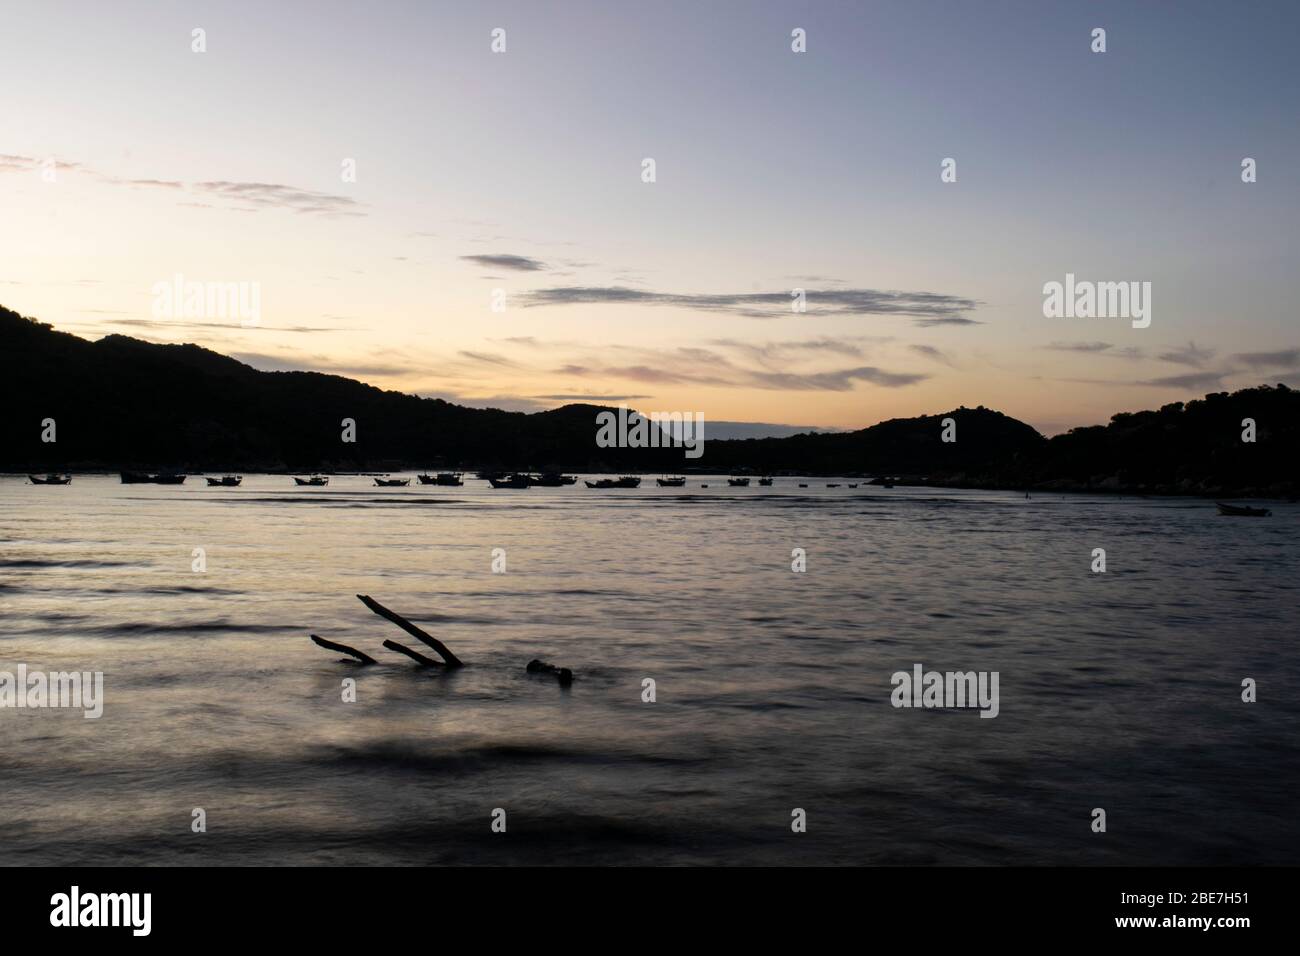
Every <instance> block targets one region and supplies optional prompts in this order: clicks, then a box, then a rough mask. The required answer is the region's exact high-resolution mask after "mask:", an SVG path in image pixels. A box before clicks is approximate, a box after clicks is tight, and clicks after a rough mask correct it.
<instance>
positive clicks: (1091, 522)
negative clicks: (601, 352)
mask: <svg viewBox="0 0 1300 956" xmlns="http://www.w3.org/2000/svg"><path fill="white" fill-rule="evenodd" d="M798 481H807V482H808V483H809V485H810V487H809V488H807V489H800V488H798V487H797V482H798ZM702 482H707V483H708V484H709V485H710V487H709V488H707V489H705V488H701V487H700V485H701V483H702ZM650 484H653V480H650ZM1271 507H1272V508H1273V509H1274V515H1273V517H1272V518H1267V519H1247V518H1220V517H1218V516H1217V515H1216V513H1215V509H1214V507H1213V504H1212V503H1211V502H1207V501H1202V500H1154V499H1153V500H1144V499H1133V498H1122V499H1121V498H1093V497H1085V496H1060V495H1051V496H1047V495H1034V496H1033V497H1032V498H1029V499H1025V497H1024V496H1023V495H1016V494H1009V493H987V492H963V491H939V490H921V489H903V488H898V489H892V490H885V489H881V488H870V487H867V486H865V485H864V486H862V487H860V488H857V489H849V488H847V487H841V488H838V489H828V488H826V487H825V480H824V479H822V480H815V479H784V478H783V479H778V480H777V483H776V485H775V486H774V487H772V488H759V487H753V488H749V489H732V488H729V487H727V485H726V481H725V478H722V477H714V478H692V479H691V480H690V482H689V487H687V488H685V489H658V488H653V487H643V488H641V489H640V490H636V491H624V490H617V491H595V490H589V489H587V488H585V487H582V486H577V487H566V488H554V489H548V488H534V489H530V490H528V491H507V490H501V491H493V490H492V489H490V488H489V487H488V486H487V485H486V483H484V482H481V481H476V480H474V479H470V478H467V479H466V486H465V487H463V488H436V487H418V486H417V487H411V488H405V489H389V488H376V487H373V486H371V480H370V479H369V478H360V477H336V478H334V479H333V480H332V481H331V484H330V486H329V487H328V488H296V487H293V485H292V482H291V480H290V479H289V478H287V477H284V476H257V475H254V476H249V477H247V478H246V479H245V481H244V485H243V487H240V488H236V489H222V488H208V487H205V486H204V484H203V482H202V480H201V479H199V478H194V477H191V478H190V479H189V480H188V481H187V482H186V484H185V485H183V486H179V487H160V486H148V485H144V486H140V485H122V484H120V483H119V482H118V480H117V478H116V477H115V476H114V477H112V478H108V477H79V478H76V479H75V480H74V482H73V484H72V485H70V486H67V487H37V486H32V485H28V484H26V483H25V479H21V478H18V477H6V478H0V671H10V672H13V671H15V670H16V668H17V667H18V665H19V664H25V665H27V667H28V669H29V671H37V670H41V671H51V670H53V671H70V670H78V671H102V672H103V675H104V705H103V706H104V710H103V716H102V717H101V718H100V719H98V720H88V719H85V718H84V717H83V716H82V714H81V712H80V711H74V710H53V709H50V710H31V709H22V710H18V709H0V774H2V779H3V787H4V797H3V800H0V847H3V857H4V862H5V863H8V864H15V863H29V864H36V863H44V864H51V863H68V864H90V863H128V864H155V863H193V864H237V863H242V864H250V863H251V864H278V863H309V864H311V863H320V864H325V863H330V864H342V863H356V864H377V863H403V864H424V863H483V864H504V863H543V864H569V863H649V864H679V863H724V864H738V863H739V864H785V863H789V864H813V863H829V864H1008V863H1026V864H1066V863H1071V864H1078V863H1083V864H1127V863H1168V864H1194V863H1197V864H1200V863H1208V864H1216V863H1272V864H1282V863H1292V864H1293V863H1295V862H1296V859H1297V856H1298V855H1300V817H1298V816H1297V814H1296V813H1295V802H1296V794H1297V792H1298V791H1300V733H1298V731H1300V694H1297V693H1296V688H1297V686H1300V652H1298V651H1297V646H1296V643H1297V632H1298V630H1300V628H1298V626H1297V621H1298V620H1300V614H1298V613H1297V612H1300V591H1298V590H1297V588H1298V582H1300V533H1298V532H1300V506H1297V505H1294V504H1290V505H1288V504H1284V503H1282V504H1277V503H1275V504H1272V505H1271ZM198 548H201V549H203V554H204V559H205V561H206V571H195V570H194V566H195V562H196V560H197V558H196V556H195V549H198ZM498 548H499V549H503V550H504V559H505V572H504V573H493V570H492V564H493V549H498ZM796 548H802V549H804V550H805V551H806V555H807V570H806V572H803V573H795V572H792V570H791V562H792V556H791V554H792V550H793V549H796ZM1096 548H1103V549H1105V552H1106V567H1107V570H1106V572H1105V573H1101V574H1098V573H1093V572H1092V571H1091V570H1090V568H1091V565H1092V563H1093V556H1092V555H1093V550H1094V549H1096ZM359 593H360V594H370V595H372V596H374V597H375V598H376V599H377V600H379V601H381V602H383V603H384V604H386V605H388V606H389V607H391V608H393V609H394V610H396V611H398V612H400V613H403V614H405V615H407V616H408V617H410V618H411V619H413V620H414V621H416V622H417V623H418V624H420V625H421V626H423V627H424V628H426V629H427V630H428V631H429V632H431V633H432V634H434V635H435V636H437V637H439V638H440V639H442V640H443V641H444V642H446V643H447V644H448V645H449V646H450V647H451V648H452V650H454V651H455V652H456V653H457V654H458V655H459V656H460V657H461V658H462V659H464V660H465V661H466V662H467V665H468V666H466V667H465V668H463V669H462V670H460V671H458V672H455V673H452V674H442V673H436V672H429V671H422V670H419V669H417V668H416V667H415V666H414V665H413V664H411V663H410V662H409V661H407V660H406V659H405V658H402V657H400V656H399V655H396V654H394V653H391V652H389V651H387V650H384V649H383V648H382V646H381V645H382V641H383V640H384V639H385V638H392V639H395V640H398V641H401V642H403V643H406V644H408V645H412V646H415V647H420V646H421V645H419V644H418V643H417V642H415V641H414V640H412V639H410V638H408V637H407V636H406V635H404V634H403V633H402V632H401V631H399V630H398V629H397V628H396V627H394V626H393V625H391V624H389V623H388V622H386V621H384V620H382V619H380V618H378V617H376V616H375V615H373V614H372V613H370V612H369V611H368V610H367V609H366V608H365V607H363V606H362V605H361V603H360V602H359V601H358V600H357V599H356V597H355V595H356V594H359ZM311 633H315V634H319V635H321V636H322V637H326V638H330V639H333V640H337V641H342V642H344V643H347V644H352V645H354V646H356V647H359V648H361V649H363V650H365V651H367V652H368V653H370V654H372V655H373V656H375V657H376V658H378V660H379V662H380V663H379V664H378V665H377V666H374V667H368V668H357V667H349V666H346V665H343V664H340V663H337V659H338V655H337V654H333V653H330V652H327V651H324V650H322V649H320V648H318V647H316V646H315V645H314V644H312V643H311V642H310V640H309V639H308V635H309V634H311ZM532 658H542V659H543V660H546V661H550V662H553V663H555V664H558V665H561V666H566V667H570V668H572V669H573V671H574V673H575V675H576V680H575V681H574V683H573V685H572V687H569V688H567V689H566V688H561V687H560V686H559V685H558V683H557V682H556V681H555V680H554V679H553V678H549V677H541V676H534V675H529V674H527V673H525V670H524V667H525V664H526V663H527V662H528V661H529V660H530V659H532ZM918 663H919V664H922V665H923V666H924V667H925V669H927V670H930V669H934V670H940V671H948V670H961V671H966V670H976V671H996V672H998V674H999V676H1000V683H999V695H1000V701H999V714H998V716H997V717H996V718H995V719H987V718H980V717H979V716H978V713H977V712H976V711H973V710H965V711H957V710H918V709H896V708H894V707H892V706H891V704H890V693H891V690H892V687H891V675H892V674H893V673H894V672H895V671H900V670H903V671H909V672H910V671H911V669H912V667H913V665H914V664H918ZM345 678H354V679H355V680H356V682H357V684H356V701H355V702H344V701H343V699H342V697H343V694H342V686H343V681H344V679H345ZM647 678H650V679H652V680H653V681H654V682H655V685H654V687H655V697H656V699H655V701H654V702H653V703H647V702H645V701H643V699H642V696H643V681H645V679H647ZM1245 678H1252V679H1254V680H1255V681H1256V682H1257V688H1258V691H1257V692H1258V697H1259V699H1258V702H1256V703H1243V701H1242V699H1241V693H1242V688H1241V683H1242V680H1243V679H1245ZM196 808H202V810H203V811H204V815H205V818H206V827H207V829H206V832H203V833H195V832H193V830H192V826H191V824H192V821H193V820H194V818H195V817H194V811H195V809H196ZM498 808H499V809H501V810H504V811H505V821H506V832H504V833H494V832H493V831H492V828H491V824H492V819H493V813H494V811H495V810H497V809H498ZM796 808H799V809H802V810H804V811H805V813H806V818H807V831H806V832H804V833H795V832H792V829H791V820H792V811H793V810H795V809H796ZM1094 808H1103V809H1105V811H1106V815H1107V830H1106V832H1105V833H1094V832H1092V830H1091V828H1090V825H1091V823H1092V811H1093V809H1094ZM498 816H499V815H498Z"/></svg>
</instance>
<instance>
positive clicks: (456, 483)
mask: <svg viewBox="0 0 1300 956" xmlns="http://www.w3.org/2000/svg"><path fill="white" fill-rule="evenodd" d="M415 477H416V478H418V479H420V484H422V485H445V486H448V487H451V488H459V487H460V486H461V485H463V484H465V482H464V481H463V480H462V479H461V473H460V472H458V471H440V472H438V473H437V474H436V475H416V476H415Z"/></svg>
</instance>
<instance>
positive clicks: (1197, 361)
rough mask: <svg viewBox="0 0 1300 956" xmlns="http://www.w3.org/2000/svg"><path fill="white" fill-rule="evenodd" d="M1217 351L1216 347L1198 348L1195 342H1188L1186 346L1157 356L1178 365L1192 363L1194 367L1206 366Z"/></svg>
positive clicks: (1161, 359) (1163, 360)
mask: <svg viewBox="0 0 1300 956" xmlns="http://www.w3.org/2000/svg"><path fill="white" fill-rule="evenodd" d="M1216 354H1217V353H1216V352H1215V350H1214V349H1202V348H1197V346H1196V343H1195V342H1188V343H1187V344H1186V345H1184V346H1179V347H1178V348H1176V349H1173V350H1171V351H1168V352H1162V353H1160V355H1159V356H1157V358H1159V359H1160V361H1162V362H1173V363H1174V364H1176V365H1190V366H1191V367H1192V368H1204V367H1205V364H1206V363H1207V362H1208V361H1210V359H1212V358H1214V356H1215V355H1216Z"/></svg>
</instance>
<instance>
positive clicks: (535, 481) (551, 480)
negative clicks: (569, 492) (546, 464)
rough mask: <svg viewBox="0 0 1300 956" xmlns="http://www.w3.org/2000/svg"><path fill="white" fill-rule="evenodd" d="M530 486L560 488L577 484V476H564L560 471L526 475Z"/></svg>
mask: <svg viewBox="0 0 1300 956" xmlns="http://www.w3.org/2000/svg"><path fill="white" fill-rule="evenodd" d="M524 477H525V478H527V479H528V483H529V484H530V485H537V486H538V487H539V488H559V487H561V486H563V485H573V484H577V481H578V477H577V475H562V474H560V473H559V472H558V471H544V472H542V473H541V474H540V475H525V476H524Z"/></svg>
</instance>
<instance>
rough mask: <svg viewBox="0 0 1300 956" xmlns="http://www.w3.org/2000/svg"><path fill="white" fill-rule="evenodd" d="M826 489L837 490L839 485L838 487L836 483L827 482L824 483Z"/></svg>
mask: <svg viewBox="0 0 1300 956" xmlns="http://www.w3.org/2000/svg"><path fill="white" fill-rule="evenodd" d="M826 487H827V488H838V487H839V485H838V484H837V483H835V482H831V481H828V482H827V483H826Z"/></svg>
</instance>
